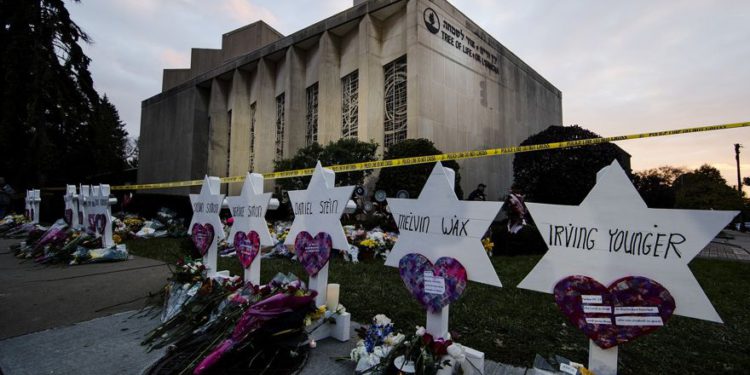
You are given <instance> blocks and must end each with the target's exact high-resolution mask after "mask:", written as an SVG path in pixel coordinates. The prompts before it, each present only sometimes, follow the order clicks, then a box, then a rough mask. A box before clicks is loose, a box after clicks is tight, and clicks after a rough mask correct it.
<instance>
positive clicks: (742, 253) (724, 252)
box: [698, 230, 750, 262]
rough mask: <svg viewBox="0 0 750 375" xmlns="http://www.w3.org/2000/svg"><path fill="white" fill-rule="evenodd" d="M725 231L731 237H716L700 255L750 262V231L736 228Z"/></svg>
mask: <svg viewBox="0 0 750 375" xmlns="http://www.w3.org/2000/svg"><path fill="white" fill-rule="evenodd" d="M723 233H724V234H726V235H727V236H728V237H731V238H720V237H717V238H715V239H714V240H713V241H711V243H709V244H708V245H707V246H706V247H705V248H704V249H703V250H701V252H700V254H698V257H700V258H708V259H721V260H731V261H739V262H750V233H742V232H739V231H734V230H725V231H724V232H723Z"/></svg>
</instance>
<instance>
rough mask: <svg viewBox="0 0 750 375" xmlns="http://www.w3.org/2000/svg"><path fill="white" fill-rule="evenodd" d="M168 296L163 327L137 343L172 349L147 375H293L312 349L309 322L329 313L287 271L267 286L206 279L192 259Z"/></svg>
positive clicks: (173, 280) (181, 269)
mask: <svg viewBox="0 0 750 375" xmlns="http://www.w3.org/2000/svg"><path fill="white" fill-rule="evenodd" d="M165 295H166V296H165V304H164V309H163V311H162V324H161V325H160V326H159V327H157V328H156V329H154V330H153V331H152V332H150V333H149V334H148V336H147V337H146V339H145V340H144V341H143V343H142V344H143V345H147V346H148V349H149V350H152V349H156V348H161V347H165V346H167V345H169V347H170V350H169V351H168V353H167V354H166V355H165V356H164V357H162V358H161V359H160V360H159V361H158V362H156V363H155V364H154V365H152V366H151V368H149V369H148V370H147V371H146V373H147V374H173V373H193V374H208V373H234V372H233V371H238V369H242V370H243V371H245V372H247V373H260V372H263V371H270V372H271V373H275V372H274V371H275V370H280V371H281V372H283V373H286V372H288V373H292V372H293V370H294V369H296V368H298V367H300V366H302V365H303V364H304V361H305V359H306V356H307V351H308V350H309V348H310V346H311V342H310V341H309V339H308V335H307V333H306V331H305V322H306V320H309V319H310V318H311V317H319V316H324V315H325V314H326V312H325V310H324V309H323V310H322V311H321V309H318V308H316V307H315V303H314V299H315V296H316V295H317V293H316V292H315V291H311V290H308V289H307V287H306V286H305V284H304V283H303V282H301V281H300V280H299V279H298V278H297V277H296V276H294V275H292V274H289V275H283V274H278V275H277V276H276V277H274V279H273V280H271V282H269V283H268V284H265V285H252V284H250V283H247V284H245V283H243V282H242V280H241V278H239V277H234V278H229V279H227V278H216V279H210V278H206V276H205V267H204V266H203V265H202V264H200V262H199V261H194V260H192V259H183V260H182V261H181V262H180V263H179V264H178V266H177V268H176V269H175V270H174V271H173V277H172V278H171V281H170V284H168V285H167V287H166V288H165Z"/></svg>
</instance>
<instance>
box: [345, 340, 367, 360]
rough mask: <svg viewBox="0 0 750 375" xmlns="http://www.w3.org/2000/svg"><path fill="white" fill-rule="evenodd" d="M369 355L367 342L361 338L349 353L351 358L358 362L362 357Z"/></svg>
mask: <svg viewBox="0 0 750 375" xmlns="http://www.w3.org/2000/svg"><path fill="white" fill-rule="evenodd" d="M366 355H367V349H366V348H365V342H364V341H363V340H359V342H357V346H356V347H355V348H354V349H352V352H351V353H350V354H349V358H351V359H352V361H354V362H357V361H359V359H360V358H362V357H363V356H366Z"/></svg>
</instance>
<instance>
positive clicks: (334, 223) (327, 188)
mask: <svg viewBox="0 0 750 375" xmlns="http://www.w3.org/2000/svg"><path fill="white" fill-rule="evenodd" d="M335 181H336V173H335V172H334V171H332V170H330V169H326V168H323V166H322V165H321V164H320V161H318V163H317V165H316V166H315V171H314V172H313V175H312V178H311V179H310V184H309V185H308V186H307V189H306V190H294V191H290V192H289V200H290V201H291V204H292V209H293V211H294V222H292V226H291V228H289V234H288V235H287V237H286V240H285V242H284V244H285V245H292V246H294V248H295V251H296V255H297V259H298V260H299V261H300V263H302V266H303V267H304V268H305V271H306V272H307V273H308V275H309V276H310V283H309V287H310V289H313V290H316V291H317V292H318V295H317V296H316V297H315V304H316V305H317V306H322V305H327V300H328V298H327V297H328V295H327V293H328V267H329V265H330V264H329V262H328V261H329V259H330V256H331V250H332V249H338V250H342V251H346V250H348V249H349V241H348V240H347V238H346V234H345V233H344V228H343V227H342V226H341V216H342V215H343V214H344V211H345V210H346V209H347V205H348V204H349V199H350V198H351V196H352V193H353V192H354V188H355V187H354V186H339V187H336V186H335ZM334 305H338V300H336V303H334ZM336 307H337V306H331V307H330V308H334V309H335V308H336ZM335 317H336V324H334V325H331V324H327V325H326V327H325V328H324V329H317V330H316V331H315V334H316V335H315V336H316V337H315V339H322V338H325V337H328V336H331V337H334V338H336V339H337V340H340V341H347V340H348V339H349V326H350V321H351V315H350V314H349V313H344V314H338V315H335ZM319 332H322V333H319Z"/></svg>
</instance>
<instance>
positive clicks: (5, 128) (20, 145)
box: [0, 0, 124, 188]
mask: <svg viewBox="0 0 750 375" xmlns="http://www.w3.org/2000/svg"><path fill="white" fill-rule="evenodd" d="M76 1H77V0H76ZM0 25H1V27H0V72H1V73H0V74H2V79H3V85H2V88H1V89H0V91H1V92H0V98H2V100H1V101H2V104H0V105H1V107H0V149H1V150H3V154H4V156H3V157H0V175H5V176H6V177H7V178H8V180H9V182H12V183H14V184H15V185H16V186H18V187H20V188H25V187H29V186H50V185H59V184H62V183H65V182H77V181H80V180H81V179H82V178H83V177H85V176H88V175H91V174H92V172H95V171H103V170H104V169H105V168H107V169H109V168H111V167H112V166H114V165H116V164H117V163H116V162H114V161H112V159H114V158H116V157H117V155H122V147H121V146H120V148H119V149H118V148H117V146H116V145H115V143H109V144H107V143H99V142H102V140H104V141H109V142H114V141H113V139H114V138H117V137H120V136H121V135H122V134H123V132H124V130H123V129H122V123H121V122H120V121H119V117H118V116H117V115H116V109H114V107H113V106H112V105H111V103H109V102H108V100H105V101H101V100H100V98H99V95H98V94H97V92H96V90H94V84H93V81H92V79H91V74H90V72H89V70H88V68H89V63H90V59H89V58H88V57H87V56H86V55H85V54H84V53H83V49H82V48H81V46H80V44H79V43H81V42H83V43H89V42H90V41H91V40H90V38H89V36H88V35H87V34H86V33H85V32H83V30H82V29H81V28H80V27H79V26H78V25H77V24H76V23H75V22H74V21H73V20H72V19H71V18H70V14H69V13H68V11H67V9H66V8H65V4H64V2H63V1H62V0H25V1H18V0H0ZM113 113H114V116H113V115H112V114H113ZM103 124H104V125H103ZM118 129H119V130H118ZM107 131H108V132H110V134H109V135H110V136H109V137H105V136H102V135H101V134H103V133H104V132H107ZM119 144H122V140H121V141H120V142H119ZM109 152H111V154H108V153H109ZM97 153H105V154H107V155H106V156H103V160H104V161H103V162H102V164H101V165H94V166H93V168H92V162H93V163H94V164H98V163H99V162H98V161H96V162H94V161H93V160H92V159H91V158H92V157H94V156H96V155H97Z"/></svg>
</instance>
